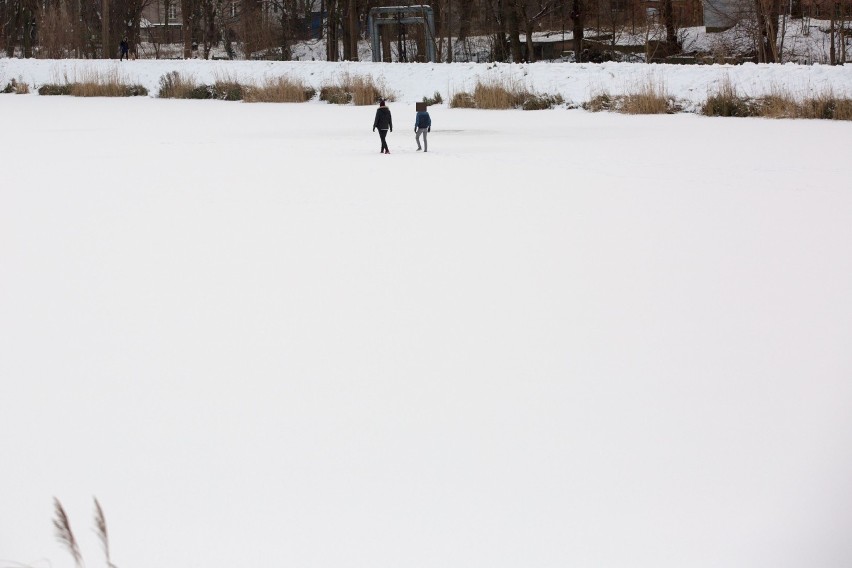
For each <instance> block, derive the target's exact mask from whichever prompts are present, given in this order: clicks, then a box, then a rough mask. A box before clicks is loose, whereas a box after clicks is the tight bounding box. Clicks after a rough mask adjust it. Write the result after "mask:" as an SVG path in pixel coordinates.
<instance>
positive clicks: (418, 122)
mask: <svg viewBox="0 0 852 568" xmlns="http://www.w3.org/2000/svg"><path fill="white" fill-rule="evenodd" d="M414 126H415V127H416V128H429V127H430V126H432V119H431V118H429V113H428V112H426V111H425V110H421V111H420V112H418V113H417V118H416V119H415V120H414Z"/></svg>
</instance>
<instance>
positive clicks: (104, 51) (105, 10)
mask: <svg viewBox="0 0 852 568" xmlns="http://www.w3.org/2000/svg"><path fill="white" fill-rule="evenodd" d="M109 1H110V0H101V4H102V5H103V7H102V8H101V44H103V45H102V47H101V57H102V58H103V59H112V53H113V52H112V39H111V38H110V34H109Z"/></svg>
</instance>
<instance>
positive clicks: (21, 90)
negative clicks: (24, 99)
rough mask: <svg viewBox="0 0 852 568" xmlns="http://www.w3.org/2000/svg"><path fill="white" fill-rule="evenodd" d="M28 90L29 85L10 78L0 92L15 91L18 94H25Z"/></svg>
mask: <svg viewBox="0 0 852 568" xmlns="http://www.w3.org/2000/svg"><path fill="white" fill-rule="evenodd" d="M29 92H30V86H29V84H28V83H24V82H23V81H16V80H15V79H12V80H10V81H9V82H8V83H7V84H6V86H5V87H3V90H2V91H0V93H5V94H8V93H15V94H18V95H25V94H27V93H29Z"/></svg>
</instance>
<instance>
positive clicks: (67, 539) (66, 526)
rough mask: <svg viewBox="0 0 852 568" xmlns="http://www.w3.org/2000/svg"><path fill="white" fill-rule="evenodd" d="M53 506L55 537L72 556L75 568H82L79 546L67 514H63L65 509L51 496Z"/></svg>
mask: <svg viewBox="0 0 852 568" xmlns="http://www.w3.org/2000/svg"><path fill="white" fill-rule="evenodd" d="M53 508H54V510H55V514H56V517H55V518H54V519H53V528H54V529H56V538H57V539H59V542H61V543H62V544H63V545H64V546H65V548H67V549H68V552H69V553H71V556H73V557H74V564H75V565H76V566H77V568H83V557H82V555H81V554H80V547H79V546H78V545H77V539H76V538H74V532H73V531H72V530H71V523H70V522H69V521H68V515H67V514H65V509H64V508H63V507H62V503H60V502H59V499H57V498H56V497H54V498H53Z"/></svg>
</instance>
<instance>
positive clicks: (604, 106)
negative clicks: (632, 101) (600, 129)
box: [582, 93, 617, 112]
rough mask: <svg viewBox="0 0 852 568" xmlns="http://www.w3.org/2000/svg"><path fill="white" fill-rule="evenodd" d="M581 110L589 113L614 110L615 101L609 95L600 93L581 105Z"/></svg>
mask: <svg viewBox="0 0 852 568" xmlns="http://www.w3.org/2000/svg"><path fill="white" fill-rule="evenodd" d="M582 106H583V108H584V109H586V110H587V111H589V112H603V111H610V110H616V106H617V105H616V100H615V98H614V97H612V96H611V95H610V94H609V93H600V94H597V95H595V96H593V97H592V98H591V99H589V100H588V101H586V102H585V103H583V105H582Z"/></svg>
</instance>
